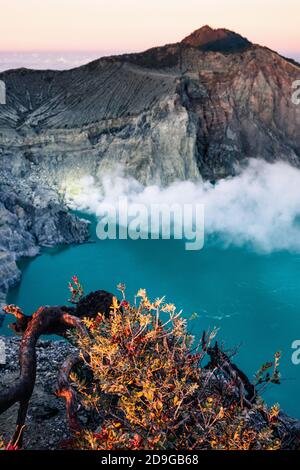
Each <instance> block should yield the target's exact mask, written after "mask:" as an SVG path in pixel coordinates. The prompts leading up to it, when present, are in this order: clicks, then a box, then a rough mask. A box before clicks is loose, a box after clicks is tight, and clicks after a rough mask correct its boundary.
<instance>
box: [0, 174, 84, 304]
mask: <svg viewBox="0 0 300 470" xmlns="http://www.w3.org/2000/svg"><path fill="white" fill-rule="evenodd" d="M87 236H88V227H87V224H86V222H84V221H82V220H79V219H78V218H77V217H75V216H74V215H72V214H70V213H68V211H67V209H66V208H65V207H64V205H63V203H62V202H61V201H60V200H59V198H58V196H57V194H56V193H55V191H53V190H51V189H49V188H47V187H42V186H40V185H37V184H35V183H32V184H30V182H23V181H22V180H20V179H19V180H18V179H13V180H12V179H11V178H10V177H8V176H6V178H4V177H3V178H2V182H1V188H0V304H3V303H4V302H5V294H6V293H7V291H8V289H9V288H10V287H12V286H13V285H14V284H16V283H17V282H19V280H20V275H21V273H20V271H19V269H18V266H17V260H18V259H19V258H20V257H21V256H35V255H36V254H37V253H38V252H39V248H40V247H42V246H44V247H46V246H53V245H57V244H66V243H82V242H83V241H85V240H86V239H87Z"/></svg>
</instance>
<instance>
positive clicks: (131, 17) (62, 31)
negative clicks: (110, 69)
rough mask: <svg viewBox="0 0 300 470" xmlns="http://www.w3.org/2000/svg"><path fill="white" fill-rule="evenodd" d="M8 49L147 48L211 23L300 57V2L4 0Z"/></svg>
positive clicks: (2, 31) (2, 34)
mask: <svg viewBox="0 0 300 470" xmlns="http://www.w3.org/2000/svg"><path fill="white" fill-rule="evenodd" d="M0 6H1V10H0V15H1V28H0V52H2V53H3V51H6V52H13V51H19V52H29V51H57V52H58V51H65V52H66V51H94V52H95V51H97V52H98V53H99V54H103V55H105V54H111V53H119V52H125V51H142V50H144V49H147V48H149V47H153V46H157V45H163V44H166V43H171V42H176V41H179V40H181V39H182V38H183V37H185V36H186V35H187V34H189V33H190V32H192V31H193V30H195V29H197V28H199V27H201V26H203V25H204V24H209V25H211V26H212V27H225V28H228V29H231V30H234V31H236V32H238V33H240V34H242V35H243V36H246V37H248V39H250V40H251V41H253V42H255V43H260V44H262V45H266V46H268V47H270V48H272V49H275V50H277V51H279V52H281V53H284V54H287V55H289V56H293V57H295V58H298V59H299V58H300V1H299V0H264V1H263V0H149V1H145V0H110V1H109V0H0Z"/></svg>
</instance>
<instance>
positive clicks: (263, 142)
mask: <svg viewBox="0 0 300 470" xmlns="http://www.w3.org/2000/svg"><path fill="white" fill-rule="evenodd" d="M299 77H300V66H298V65H297V64H296V63H292V62H291V61H289V60H286V59H284V58H283V57H281V56H279V55H278V54H277V53H275V52H273V51H271V50H269V49H266V48H264V47H261V46H257V45H253V44H251V43H250V42H249V41H247V40H246V39H245V38H243V37H242V36H239V35H237V34H235V33H232V32H230V31H227V30H212V29H211V28H209V27H204V28H201V29H200V30H198V31H195V32H194V33H192V35H190V36H189V37H187V38H185V39H184V40H183V41H182V42H180V43H177V44H171V45H167V46H164V47H159V48H154V49H151V50H149V51H146V52H144V53H140V54H129V55H126V54H125V55H122V56H115V57H109V58H103V59H99V60H97V61H94V62H92V63H90V64H87V65H85V66H82V67H79V68H76V69H73V70H68V71H62V72H58V71H33V70H26V69H21V70H13V71H7V72H4V73H2V74H0V80H3V81H4V82H5V84H6V89H7V104H6V105H4V106H0V159H1V174H0V182H1V195H0V201H1V211H2V212H1V214H2V215H1V224H2V225H1V227H2V230H4V232H3V233H4V235H3V234H2V237H1V239H0V249H1V250H2V253H4V254H3V255H2V259H3V260H5V261H3V263H2V265H4V266H5V268H3V269H4V270H5V271H4V272H3V273H2V275H0V278H2V279H7V277H6V274H4V273H6V272H11V271H13V272H14V275H13V276H10V277H9V278H10V279H12V280H13V279H15V278H16V277H17V271H16V270H15V269H14V257H15V253H17V252H18V253H26V252H28V250H32V249H33V250H36V247H37V246H38V245H40V244H48V243H49V238H50V240H51V243H55V242H57V241H68V242H69V241H78V240H82V238H83V236H84V233H83V232H84V227H83V226H82V224H80V223H79V222H78V221H76V219H74V218H72V217H71V216H70V215H68V214H67V212H66V211H65V208H64V207H63V205H62V201H59V200H58V196H57V193H58V190H60V189H61V187H62V186H63V185H64V183H65V182H66V181H72V180H76V179H78V178H79V177H80V176H84V175H86V174H93V175H94V176H96V177H97V176H99V177H100V176H101V175H102V174H103V173H104V172H105V171H107V170H108V169H114V168H115V167H116V165H121V166H122V167H123V169H124V172H125V174H128V175H132V176H134V177H135V178H137V179H138V180H139V181H141V182H142V183H144V184H149V183H157V184H160V185H166V184H168V183H170V182H172V181H174V180H184V179H191V180H197V179H200V178H201V177H203V178H205V179H211V180H216V179H219V178H223V177H226V176H228V175H233V174H235V172H236V166H237V165H240V164H243V162H245V161H246V160H247V159H248V158H249V157H252V158H264V159H266V160H267V161H276V160H286V161H288V162H290V163H291V164H292V165H295V166H300V133H299V127H300V107H299V106H295V105H294V104H293V103H292V100H291V97H292V92H293V90H292V83H293V82H294V81H295V80H298V79H299ZM29 180H30V181H31V183H30V184H28V181H29ZM20 182H22V184H21V186H22V187H23V186H24V188H25V189H24V190H22V195H21V196H20V198H19V201H20V199H21V200H22V201H23V202H24V204H25V208H24V207H23V206H22V204H20V203H19V202H18V203H17V202H16V203H15V205H14V206H13V207H12V206H11V205H10V206H9V202H8V201H10V200H14V201H15V200H16V199H14V197H15V196H16V194H17V188H19V187H20ZM32 185H33V186H32ZM2 188H4V189H2ZM8 188H10V189H8ZM50 190H53V191H52V192H51V193H49V191H50ZM45 191H46V192H45ZM5 194H8V197H6V196H5ZM12 194H14V195H15V196H12ZM49 194H51V196H49ZM16 197H17V196H16ZM37 201H39V202H37ZM40 201H46V202H44V206H43V209H42V210H40V212H39V204H40ZM24 204H23V205H24ZM43 211H44V212H43ZM46 213H47V214H50V218H49V220H48V219H47V216H45V214H46ZM43 214H44V215H43ZM43 217H45V223H46V219H47V233H48V234H47V235H44V234H45V230H44V229H43V223H44V222H42V221H43ZM39 220H41V222H39ZM62 220H64V221H66V222H65V224H63V227H64V229H63V232H62V230H61V221H62ZM39 224H40V227H41V229H40V232H39V230H38V228H37V227H38V226H39ZM3 227H4V228H3ZM16 227H17V228H16ZM28 227H29V228H28ZM1 233H2V232H1ZM38 233H40V235H39V234H38ZM42 233H43V235H42ZM49 233H51V234H52V235H49ZM70 233H71V235H70ZM68 234H69V235H68ZM8 239H10V240H11V243H12V245H13V247H15V246H16V244H18V249H17V250H16V251H15V250H14V248H11V247H9V246H8V241H7V240H8ZM11 256H12V258H11ZM4 282H6V283H7V281H4ZM11 282H12V281H11ZM2 283H3V281H2Z"/></svg>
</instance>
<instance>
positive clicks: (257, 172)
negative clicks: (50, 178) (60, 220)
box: [67, 160, 300, 252]
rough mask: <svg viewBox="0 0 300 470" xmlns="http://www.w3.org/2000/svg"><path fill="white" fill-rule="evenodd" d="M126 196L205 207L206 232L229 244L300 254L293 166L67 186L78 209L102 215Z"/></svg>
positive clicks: (298, 177) (253, 165)
mask: <svg viewBox="0 0 300 470" xmlns="http://www.w3.org/2000/svg"><path fill="white" fill-rule="evenodd" d="M121 196H126V197H127V199H128V201H129V203H132V204H136V203H137V204H145V205H147V206H150V205H151V204H169V205H171V204H196V203H197V204H204V210H205V234H206V236H208V235H211V234H216V235H218V236H219V237H221V238H222V240H223V242H224V243H225V244H228V245H229V244H234V245H239V246H241V245H245V244H247V245H251V246H252V247H253V248H254V249H256V250H258V251H262V252H271V251H279V250H289V251H294V252H300V170H298V169H296V168H293V167H291V166H290V165H288V164H287V163H283V162H278V163H275V164H270V163H266V162H264V161H262V160H250V161H249V165H248V167H247V168H246V169H245V170H244V171H243V172H242V173H241V174H240V175H238V176H235V177H234V178H228V179H224V180H221V181H219V182H218V183H217V184H216V185H212V184H210V183H208V182H205V183H202V182H199V183H193V182H189V181H187V182H177V183H173V184H171V185H170V186H168V187H166V188H159V187H158V186H148V187H143V186H141V185H140V184H139V183H138V182H137V181H135V180H134V179H132V178H124V177H122V176H116V175H110V176H109V175H107V176H105V177H103V179H102V181H101V184H100V183H96V182H95V180H94V179H93V178H92V177H91V176H88V177H85V178H83V179H81V180H80V182H78V183H76V184H74V183H73V184H72V185H69V186H68V185H67V197H68V199H69V204H70V206H71V207H72V208H74V209H77V210H81V211H85V212H89V213H94V214H96V215H97V216H100V215H101V214H102V210H103V204H117V203H118V200H119V198H120V197H121Z"/></svg>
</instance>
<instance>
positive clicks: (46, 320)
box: [0, 291, 113, 447]
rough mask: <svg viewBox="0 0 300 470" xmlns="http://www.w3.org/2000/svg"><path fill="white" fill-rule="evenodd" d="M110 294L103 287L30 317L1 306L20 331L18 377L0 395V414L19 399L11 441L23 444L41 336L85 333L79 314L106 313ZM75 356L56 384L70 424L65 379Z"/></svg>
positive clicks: (69, 399) (72, 415)
mask: <svg viewBox="0 0 300 470" xmlns="http://www.w3.org/2000/svg"><path fill="white" fill-rule="evenodd" d="M112 298H113V296H112V294H110V293H108V292H105V291H97V292H92V293H91V294H89V295H87V296H86V297H84V298H83V299H82V300H81V301H80V302H79V303H78V305H77V307H76V308H75V307H41V308H39V309H38V310H37V311H36V312H35V313H34V314H33V315H32V317H28V316H25V315H24V314H23V313H22V311H21V310H20V309H19V308H18V307H15V306H11V305H10V306H8V307H5V308H4V311H5V312H6V313H11V314H13V315H15V317H16V323H14V324H13V325H12V329H13V330H14V331H15V332H17V333H19V334H22V333H23V337H22V341H21V345H20V352H19V362H20V377H19V378H18V380H16V382H15V383H14V384H13V385H12V386H11V387H10V388H9V390H7V391H5V392H3V393H2V394H1V395H0V414H1V413H3V412H4V411H6V410H7V409H8V408H10V407H11V406H13V405H14V404H15V403H19V412H18V418H17V423H16V431H15V434H14V436H13V438H12V440H11V442H10V444H11V445H16V444H17V445H18V447H21V445H22V438H23V429H24V425H25V421H26V415H27V409H28V404H29V400H30V398H31V396H32V393H33V389H34V385H35V381H36V368H37V358H36V344H37V341H38V339H39V338H40V336H42V335H52V334H55V335H59V336H62V337H67V332H68V331H69V330H70V329H77V330H78V331H79V332H80V334H82V335H87V334H88V332H87V330H86V328H85V327H84V325H83V323H82V321H81V318H83V317H89V318H94V317H95V316H96V315H97V314H98V313H99V312H101V313H104V314H105V315H108V314H109V311H110V306H111V304H112ZM74 360H75V359H74V358H70V359H69V360H68V361H66V363H64V365H63V368H62V371H61V375H60V379H59V380H60V385H59V386H58V391H59V393H60V396H64V397H65V398H66V400H67V413H68V417H69V421H70V424H71V428H75V427H76V423H75V408H74V403H75V401H74V396H73V395H72V390H71V388H70V387H69V386H68V385H67V382H68V380H67V379H68V377H69V373H70V371H71V369H72V367H73V365H74Z"/></svg>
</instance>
